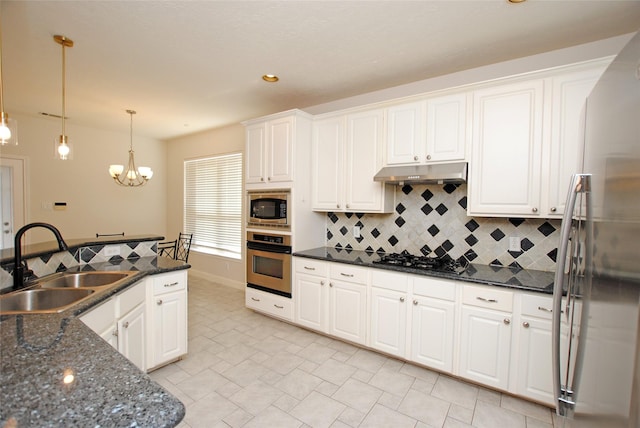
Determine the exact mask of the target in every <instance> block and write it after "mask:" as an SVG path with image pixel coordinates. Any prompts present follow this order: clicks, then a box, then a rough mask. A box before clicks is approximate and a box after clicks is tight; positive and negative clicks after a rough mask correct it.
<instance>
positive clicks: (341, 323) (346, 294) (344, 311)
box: [329, 280, 367, 345]
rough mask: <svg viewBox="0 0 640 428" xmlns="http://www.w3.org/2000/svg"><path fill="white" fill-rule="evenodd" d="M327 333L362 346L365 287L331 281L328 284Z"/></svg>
mask: <svg viewBox="0 0 640 428" xmlns="http://www.w3.org/2000/svg"><path fill="white" fill-rule="evenodd" d="M329 302H330V303H329V333H330V334H332V335H334V336H337V337H341V338H343V339H346V340H350V341H352V342H354V343H359V344H361V345H364V343H365V339H366V333H365V332H366V327H365V326H366V319H367V306H366V304H367V287H366V285H364V284H349V283H347V282H342V281H335V280H331V282H330V283H329Z"/></svg>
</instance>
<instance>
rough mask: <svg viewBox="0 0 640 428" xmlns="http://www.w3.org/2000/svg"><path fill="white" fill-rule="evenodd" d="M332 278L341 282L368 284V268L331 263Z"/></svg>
mask: <svg viewBox="0 0 640 428" xmlns="http://www.w3.org/2000/svg"><path fill="white" fill-rule="evenodd" d="M331 278H332V279H336V280H339V281H347V282H356V283H358V284H366V283H367V268H362V267H357V266H351V265H347V264H343V263H331Z"/></svg>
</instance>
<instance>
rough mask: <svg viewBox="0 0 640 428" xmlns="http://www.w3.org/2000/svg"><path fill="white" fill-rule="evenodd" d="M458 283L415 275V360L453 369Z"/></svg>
mask: <svg viewBox="0 0 640 428" xmlns="http://www.w3.org/2000/svg"><path fill="white" fill-rule="evenodd" d="M455 314H456V283H455V281H447V280H441V279H431V278H423V277H415V278H414V279H413V299H412V309H411V346H410V348H411V352H410V356H409V358H410V359H411V360H412V361H415V362H417V363H420V364H423V365H425V366H428V367H431V368H434V369H437V370H440V371H443V372H447V373H452V372H453V350H454V344H455V343H456V336H455Z"/></svg>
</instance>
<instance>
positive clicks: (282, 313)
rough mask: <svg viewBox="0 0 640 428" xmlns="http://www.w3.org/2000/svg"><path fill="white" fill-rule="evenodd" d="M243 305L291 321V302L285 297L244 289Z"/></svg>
mask: <svg viewBox="0 0 640 428" xmlns="http://www.w3.org/2000/svg"><path fill="white" fill-rule="evenodd" d="M245 305H246V306H247V307H248V308H251V309H255V310H256V311H260V312H265V313H267V314H269V315H273V316H275V317H278V318H284V319H286V320H289V321H293V302H292V301H291V299H288V298H286V297H282V296H277V295H275V294H271V293H265V292H263V291H260V290H254V289H253V288H246V289H245Z"/></svg>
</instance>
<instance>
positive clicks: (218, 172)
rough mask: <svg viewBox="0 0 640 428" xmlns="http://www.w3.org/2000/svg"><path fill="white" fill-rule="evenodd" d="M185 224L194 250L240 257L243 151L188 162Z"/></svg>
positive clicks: (185, 177)
mask: <svg viewBox="0 0 640 428" xmlns="http://www.w3.org/2000/svg"><path fill="white" fill-rule="evenodd" d="M184 223H185V224H184V230H185V231H186V233H193V242H192V248H193V249H194V250H196V251H198V250H200V251H203V252H209V253H214V254H222V255H227V256H229V257H234V258H240V255H241V251H242V247H241V245H242V236H241V234H242V153H233V154H226V155H220V156H214V157H208V158H202V159H195V160H188V161H185V163H184Z"/></svg>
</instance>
